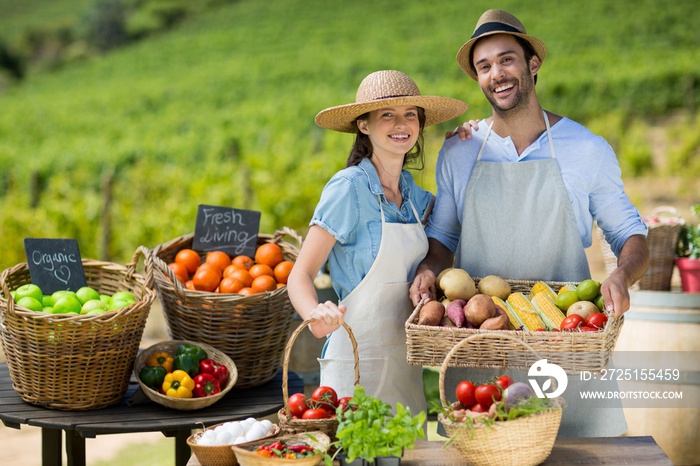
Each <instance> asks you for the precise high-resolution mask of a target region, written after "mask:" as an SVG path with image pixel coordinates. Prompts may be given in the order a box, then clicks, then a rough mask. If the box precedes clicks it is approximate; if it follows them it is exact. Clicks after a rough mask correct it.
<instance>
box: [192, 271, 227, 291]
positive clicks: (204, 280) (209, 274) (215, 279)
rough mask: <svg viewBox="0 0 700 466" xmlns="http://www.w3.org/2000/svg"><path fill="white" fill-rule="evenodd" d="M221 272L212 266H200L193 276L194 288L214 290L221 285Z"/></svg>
mask: <svg viewBox="0 0 700 466" xmlns="http://www.w3.org/2000/svg"><path fill="white" fill-rule="evenodd" d="M220 281H221V274H220V272H218V271H217V270H214V269H213V268H210V267H204V268H203V267H202V266H200V267H199V268H198V269H197V271H196V272H195V274H194V277H192V283H193V284H194V289H195V290H198V291H210V292H213V291H214V290H216V288H217V287H218V286H219V282H220Z"/></svg>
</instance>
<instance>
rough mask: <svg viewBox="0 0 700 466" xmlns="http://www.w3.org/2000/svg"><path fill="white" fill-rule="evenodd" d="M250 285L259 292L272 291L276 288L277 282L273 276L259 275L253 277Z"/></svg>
mask: <svg viewBox="0 0 700 466" xmlns="http://www.w3.org/2000/svg"><path fill="white" fill-rule="evenodd" d="M250 287H251V288H252V289H254V290H255V291H259V292H263V291H274V290H276V289H277V282H276V281H275V277H271V276H269V275H260V276H259V277H255V278H254V279H253V284H252V285H250Z"/></svg>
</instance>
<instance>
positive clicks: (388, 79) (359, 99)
mask: <svg viewBox="0 0 700 466" xmlns="http://www.w3.org/2000/svg"><path fill="white" fill-rule="evenodd" d="M398 105H415V106H416V107H421V108H423V109H424V110H425V126H429V125H434V124H437V123H442V122H443V121H447V120H450V119H452V118H455V117H458V116H460V115H461V114H463V113H464V112H466V111H467V108H468V105H467V104H465V103H464V102H462V101H461V100H457V99H451V98H449V97H436V96H427V95H421V93H420V91H419V90H418V86H416V83H415V82H413V80H412V79H411V78H410V77H409V76H408V75H406V74H405V73H402V72H401V71H394V70H384V71H376V72H374V73H372V74H370V75H368V76H367V77H366V78H365V79H363V80H362V82H361V83H360V87H358V88H357V95H356V96H355V103H352V104H346V105H339V106H337V107H331V108H327V109H325V110H322V111H321V112H319V113H318V115H316V120H315V121H316V124H317V125H319V126H321V127H323V128H328V129H332V130H335V131H342V132H345V133H355V132H357V125H356V124H355V120H356V119H357V117H359V116H360V115H364V114H365V113H367V112H371V111H372V110H378V109H380V108H385V107H393V106H398Z"/></svg>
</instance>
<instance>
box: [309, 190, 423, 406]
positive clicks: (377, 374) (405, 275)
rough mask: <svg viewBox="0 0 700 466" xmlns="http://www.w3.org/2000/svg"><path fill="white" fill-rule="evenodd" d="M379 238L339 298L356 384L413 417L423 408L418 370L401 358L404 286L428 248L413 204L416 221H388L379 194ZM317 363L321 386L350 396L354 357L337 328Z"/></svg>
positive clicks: (407, 303) (406, 305)
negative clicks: (368, 262)
mask: <svg viewBox="0 0 700 466" xmlns="http://www.w3.org/2000/svg"><path fill="white" fill-rule="evenodd" d="M378 198H379V208H380V211H381V217H382V240H381V244H380V245H379V251H378V253H377V258H376V259H375V261H374V263H373V264H372V266H371V267H370V269H369V272H368V273H367V275H366V276H365V277H364V279H363V280H362V281H361V282H360V283H359V284H358V285H357V287H356V288H355V289H354V290H352V291H351V292H350V294H349V295H348V296H347V297H346V298H345V299H344V300H343V301H342V303H343V304H345V305H346V306H347V312H346V313H345V322H346V323H347V324H348V325H349V326H350V328H351V330H352V332H353V334H354V335H355V339H356V340H357V349H358V354H359V360H360V385H361V386H362V387H364V388H365V391H366V393H367V394H368V395H372V396H375V397H377V398H379V399H381V400H382V401H384V402H386V403H389V404H390V405H391V406H392V410H393V412H396V403H397V402H399V403H401V404H402V405H403V406H408V407H410V408H411V413H412V414H413V415H416V414H417V413H418V412H420V411H425V410H426V401H425V396H424V394H423V378H422V377H423V375H422V374H423V369H422V367H420V366H410V365H408V363H407V362H406V334H405V330H404V323H405V322H406V319H408V317H409V315H410V314H411V312H412V311H413V305H412V303H411V300H410V299H409V297H408V289H409V286H410V284H411V282H412V281H413V278H414V277H415V273H416V268H417V267H418V264H419V263H420V261H421V260H422V259H423V258H424V257H425V255H426V254H427V252H428V238H427V237H426V235H425V231H424V230H423V226H422V224H421V221H420V217H419V216H418V213H417V212H416V209H415V208H414V206H413V204H412V203H411V202H410V200H408V202H409V203H410V204H411V209H412V211H413V214H414V215H415V217H416V223H409V224H403V223H388V222H386V221H385V218H384V209H383V208H382V202H381V197H379V196H378ZM319 363H320V365H321V385H326V386H330V387H333V388H334V389H335V390H336V391H337V392H338V397H342V396H352V393H353V390H354V378H355V377H354V364H355V363H354V358H353V353H352V345H351V343H350V339H349V338H348V335H347V332H346V331H345V329H344V328H343V327H341V328H339V329H338V330H336V331H335V332H333V333H332V334H331V335H330V337H329V340H328V342H327V343H326V347H325V348H324V354H323V358H322V359H319Z"/></svg>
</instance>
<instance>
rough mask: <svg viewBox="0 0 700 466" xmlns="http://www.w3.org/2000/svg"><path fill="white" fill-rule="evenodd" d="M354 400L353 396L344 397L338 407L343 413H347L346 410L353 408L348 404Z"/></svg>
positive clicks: (339, 401)
mask: <svg viewBox="0 0 700 466" xmlns="http://www.w3.org/2000/svg"><path fill="white" fill-rule="evenodd" d="M350 400H352V397H351V396H344V397H342V398H340V399H339V400H338V407H339V408H341V411H342V412H345V410H346V409H348V408H351V406H348V402H349V401H350Z"/></svg>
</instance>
